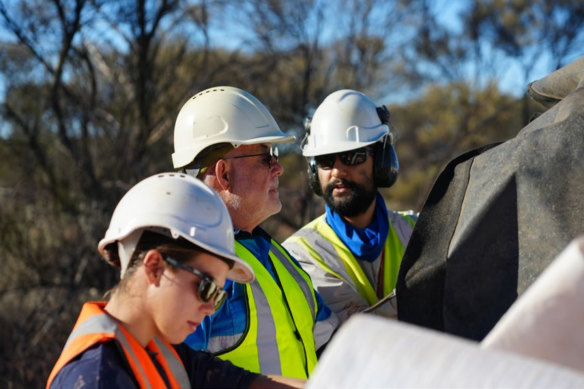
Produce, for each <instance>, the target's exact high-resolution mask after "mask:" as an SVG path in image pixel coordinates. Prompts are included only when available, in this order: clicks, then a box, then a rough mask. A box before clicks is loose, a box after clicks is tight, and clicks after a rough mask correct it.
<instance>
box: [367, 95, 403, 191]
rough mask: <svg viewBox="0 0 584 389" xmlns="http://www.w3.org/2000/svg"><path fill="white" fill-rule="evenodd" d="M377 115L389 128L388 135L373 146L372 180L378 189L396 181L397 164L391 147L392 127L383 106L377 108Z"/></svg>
mask: <svg viewBox="0 0 584 389" xmlns="http://www.w3.org/2000/svg"><path fill="white" fill-rule="evenodd" d="M377 115H378V116H379V120H381V123H383V124H385V125H386V126H388V127H389V131H390V132H389V134H388V135H387V136H385V137H384V138H383V140H381V141H380V142H377V143H376V144H375V146H374V153H375V156H374V160H373V179H374V181H375V186H377V187H378V188H389V187H390V186H392V185H393V184H394V183H395V181H396V180H397V176H398V173H399V162H398V159H397V154H396V152H395V148H394V147H393V134H392V133H391V130H392V128H393V126H392V125H391V121H390V113H389V109H387V107H386V106H385V105H382V106H381V107H377Z"/></svg>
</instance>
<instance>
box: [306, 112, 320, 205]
mask: <svg viewBox="0 0 584 389" xmlns="http://www.w3.org/2000/svg"><path fill="white" fill-rule="evenodd" d="M311 119H312V118H310V117H307V118H306V119H304V129H305V130H306V135H305V136H304V139H302V142H301V147H304V145H305V144H306V142H307V141H308V136H309V135H310V122H311ZM306 162H307V165H308V166H307V169H306V173H307V174H308V186H309V187H310V189H312V191H313V192H314V193H315V194H316V195H318V196H322V188H321V187H320V181H319V179H318V167H317V166H316V161H315V159H314V157H307V158H306Z"/></svg>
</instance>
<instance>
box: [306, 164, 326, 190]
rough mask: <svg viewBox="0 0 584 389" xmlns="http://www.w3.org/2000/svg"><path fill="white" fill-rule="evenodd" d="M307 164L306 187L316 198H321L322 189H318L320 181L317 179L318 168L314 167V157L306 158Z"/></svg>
mask: <svg viewBox="0 0 584 389" xmlns="http://www.w3.org/2000/svg"><path fill="white" fill-rule="evenodd" d="M306 162H307V163H308V168H307V173H308V186H310V189H312V191H313V192H314V194H316V195H318V196H322V188H321V187H320V180H319V179H318V166H316V160H315V159H314V157H308V158H307V159H306Z"/></svg>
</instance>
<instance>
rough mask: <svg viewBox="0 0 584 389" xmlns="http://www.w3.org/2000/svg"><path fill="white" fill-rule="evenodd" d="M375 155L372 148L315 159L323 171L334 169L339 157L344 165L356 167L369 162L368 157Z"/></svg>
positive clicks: (321, 156) (320, 156) (316, 157)
mask: <svg viewBox="0 0 584 389" xmlns="http://www.w3.org/2000/svg"><path fill="white" fill-rule="evenodd" d="M372 154H373V149H371V148H370V147H368V146H367V147H362V148H360V149H355V150H348V151H343V152H340V153H333V154H325V155H317V156H315V157H314V160H315V161H316V164H317V166H318V167H319V168H321V169H332V168H333V166H334V165H335V161H336V159H337V157H339V159H340V160H341V162H342V163H343V164H344V165H347V166H356V165H360V164H362V163H363V162H365V161H366V160H367V157H368V156H370V155H372Z"/></svg>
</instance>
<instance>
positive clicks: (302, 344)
mask: <svg viewBox="0 0 584 389" xmlns="http://www.w3.org/2000/svg"><path fill="white" fill-rule="evenodd" d="M271 244H272V245H271V247H270V253H269V256H270V261H271V263H272V268H273V271H274V273H275V276H276V278H277V280H278V282H279V284H280V286H281V289H280V286H278V283H276V281H275V280H274V278H273V277H272V276H271V275H270V273H269V272H268V270H267V269H266V268H265V267H264V266H263V265H262V263H261V262H260V261H259V260H258V259H257V258H255V256H254V255H253V254H252V253H251V252H250V251H249V250H248V249H247V248H245V247H244V246H243V245H242V244H240V243H239V242H237V241H236V242H235V252H236V254H237V255H238V256H239V257H241V258H243V259H244V260H245V261H246V262H247V263H248V264H249V265H250V266H251V267H252V268H253V271H254V272H255V276H256V280H255V281H254V282H252V283H250V284H246V285H245V293H246V303H247V309H248V312H247V317H248V322H247V326H246V329H245V331H244V333H243V335H242V336H241V338H240V340H239V342H238V343H237V344H236V345H234V346H233V347H232V348H231V349H228V350H225V351H222V352H221V353H217V354H216V355H217V356H218V357H219V358H221V359H225V360H229V361H231V362H232V363H233V364H234V365H236V366H240V367H243V368H244V369H247V370H250V371H252V372H255V373H261V374H265V375H266V374H275V375H282V376H286V377H295V378H307V377H308V375H309V374H310V372H311V371H312V370H313V369H314V366H315V365H316V362H317V357H316V350H315V345H314V333H313V329H314V325H315V322H316V313H317V312H316V309H317V307H316V296H315V294H314V288H313V287H312V282H311V281H310V277H309V276H308V275H307V274H306V273H305V272H304V270H302V269H301V268H300V267H299V266H297V265H296V264H294V262H293V261H292V260H291V259H290V257H289V256H288V254H287V253H286V252H285V250H284V249H283V248H281V247H280V246H279V245H278V244H277V243H276V242H275V241H274V240H273V239H272V241H271Z"/></svg>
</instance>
